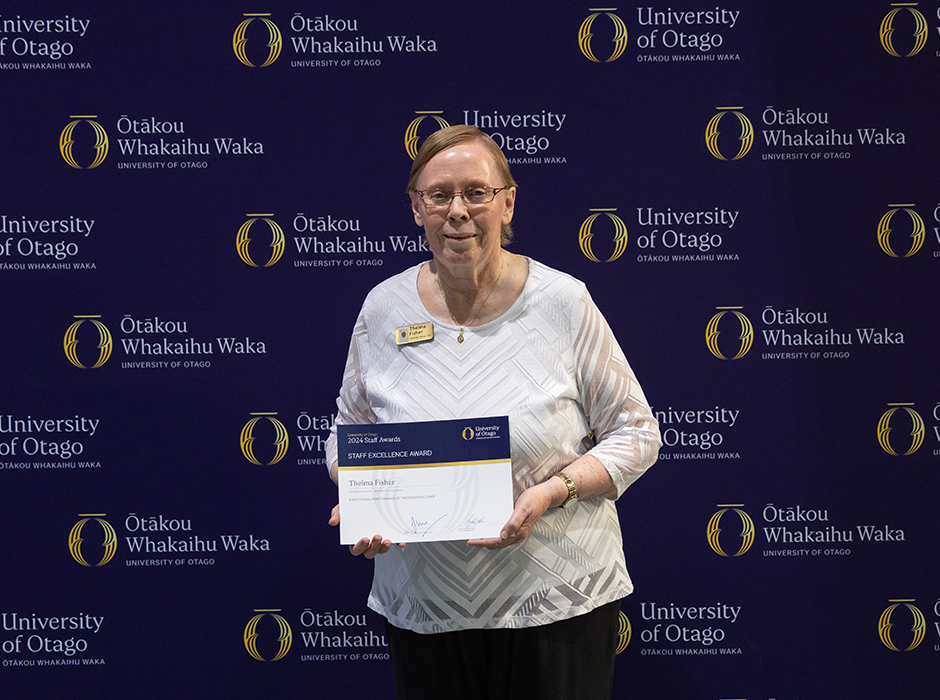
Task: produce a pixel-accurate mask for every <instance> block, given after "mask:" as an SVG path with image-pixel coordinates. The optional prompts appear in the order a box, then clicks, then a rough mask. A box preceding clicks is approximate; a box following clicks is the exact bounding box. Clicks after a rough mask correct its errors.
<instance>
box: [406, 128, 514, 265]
mask: <svg viewBox="0 0 940 700" xmlns="http://www.w3.org/2000/svg"><path fill="white" fill-rule="evenodd" d="M471 185H473V186H478V187H479V186H484V187H494V188H500V187H503V186H504V185H505V183H504V182H502V181H501V180H500V179H499V175H498V172H497V169H496V164H495V163H494V162H493V158H492V156H491V155H490V153H489V151H487V150H486V147H485V146H484V145H483V144H482V143H480V142H478V141H467V142H465V143H459V144H457V145H456V146H452V147H451V148H448V149H446V150H444V151H441V152H440V153H438V154H437V155H436V156H434V157H433V158H432V159H431V160H429V161H428V164H427V165H426V166H424V170H422V171H421V174H420V176H419V177H418V184H417V189H419V190H422V191H423V190H432V189H443V190H451V191H453V192H457V193H460V192H463V191H464V190H465V189H466V188H467V187H470V186H471ZM515 198H516V189H515V188H514V187H510V188H507V189H504V190H502V191H501V192H498V193H497V194H496V197H495V198H494V199H493V201H492V202H489V203H487V204H476V205H473V204H471V205H468V204H467V203H466V202H464V200H463V197H461V196H459V195H456V196H454V198H453V199H452V200H451V202H450V204H448V205H446V206H442V207H435V206H428V205H426V204H425V203H424V202H423V201H422V200H421V198H420V197H418V196H414V195H413V196H412V203H411V208H412V211H413V212H414V217H415V222H416V223H417V224H418V225H419V226H423V227H424V232H425V235H426V236H427V240H428V246H429V247H430V248H431V252H432V253H433V254H434V259H435V260H436V261H437V262H438V263H440V264H442V265H444V266H445V267H447V268H448V269H449V270H451V271H452V272H455V273H456V272H458V268H459V267H460V266H465V267H469V268H482V267H483V266H484V265H486V264H487V262H490V263H493V262H495V261H496V260H498V259H499V255H500V250H501V244H500V232H501V229H502V226H503V224H504V223H505V224H508V223H509V222H510V221H512V214H513V206H514V204H515Z"/></svg>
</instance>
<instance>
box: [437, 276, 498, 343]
mask: <svg viewBox="0 0 940 700" xmlns="http://www.w3.org/2000/svg"><path fill="white" fill-rule="evenodd" d="M502 274H503V266H502V265H500V266H499V274H497V275H496V281H495V282H493V286H492V287H490V291H488V292H487V293H486V298H485V299H483V303H482V304H480V308H479V309H477V312H476V313H475V314H473V318H471V319H470V320H469V321H467V322H466V323H465V324H464V325H463V326H462V325H460V323H459V322H458V321H457V317H456V316H454V312H453V311H451V309H450V304H449V303H447V295H446V294H444V288H443V287H442V286H441V277H440V275H435V277H434V279H436V280H437V288H438V289H440V290H441V297H443V299H444V306H446V307H447V311H448V313H450V317H451V318H452V319H454V325H455V326H457V328H459V329H460V335H458V336H457V342H458V343H462V342H463V341H464V337H463V329H464V326H469V325H470V324H472V323H473V322H474V321H476V320H477V316H479V315H480V312H481V311H483V307H484V306H486V302H487V301H489V298H490V294H492V293H493V290H494V289H496V285H497V284H499V278H500V277H502Z"/></svg>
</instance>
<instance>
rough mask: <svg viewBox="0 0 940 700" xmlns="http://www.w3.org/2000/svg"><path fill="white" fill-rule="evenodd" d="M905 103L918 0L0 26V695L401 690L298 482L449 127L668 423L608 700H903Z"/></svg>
mask: <svg viewBox="0 0 940 700" xmlns="http://www.w3.org/2000/svg"><path fill="white" fill-rule="evenodd" d="M938 68H940V2H937V1H936V0H934V1H932V2H920V3H913V4H892V3H888V2H863V3H857V2H855V3H849V2H833V3H823V4H820V3H810V2H802V1H798V2H787V3H764V2H756V1H753V0H742V1H740V2H737V3H735V4H732V5H723V4H720V3H694V2H685V3H681V2H680V3H676V2H672V3H661V4H652V5H629V6H627V5H620V6H618V7H616V8H613V7H607V8H592V7H590V6H588V5H576V4H571V3H565V4H562V5H554V6H548V5H545V4H543V3H526V2H521V3H515V4H511V5H507V4H505V3H488V2H484V3H478V4H476V5H473V6H472V7H470V6H467V7H463V6H461V7H450V6H441V5H440V4H439V3H426V2H408V3H405V2H384V3H378V2H362V3H339V2H317V3H311V2H303V1H301V0H295V1H294V2H287V1H285V0H270V1H269V2H266V3H262V4H261V5H242V6H240V7H235V6H232V5H231V4H230V3H221V2H212V3H198V4H193V3H183V2H178V1H170V2H162V3H126V4H124V5H122V6H120V7H116V6H113V5H112V4H111V3H103V2H68V3H66V2H38V3H36V2H29V3H28V2H25V1H23V0H21V1H19V2H5V3H3V4H2V6H0V95H2V97H3V103H4V109H3V115H2V123H3V125H4V128H3V136H2V138H0V163H3V165H4V175H3V189H2V194H0V290H2V309H0V319H2V327H3V328H4V339H3V342H2V343H0V363H2V366H3V368H4V372H3V380H2V393H0V528H2V532H3V537H2V538H0V558H2V561H3V568H2V575H0V615H2V630H0V652H2V653H0V657H2V665H0V689H2V691H0V694H2V695H3V697H9V698H31V697H64V696H67V695H74V694H75V693H76V692H94V693H95V695H96V696H98V697H103V698H128V697H134V698H148V697H167V696H171V695H172V696H179V697H226V698H249V697H259V696H260V697H274V696H277V697H310V696H314V695H316V696H320V695H326V694H329V695H332V696H335V697H342V698H384V697H392V696H393V686H392V680H391V676H390V671H389V666H388V662H387V660H386V659H387V647H386V643H385V637H384V628H383V626H382V623H381V619H380V618H378V616H376V615H375V614H373V613H372V612H371V611H369V610H368V609H367V608H366V606H365V599H366V595H367V591H368V587H369V582H370V579H371V564H370V563H369V562H366V561H362V560H359V559H353V558H352V557H350V556H349V554H348V552H347V551H346V548H345V547H341V546H340V545H339V544H338V533H337V532H336V531H334V530H332V529H331V528H330V527H329V526H328V525H327V522H326V521H327V519H328V517H329V512H330V509H331V507H332V506H333V504H334V503H335V499H336V494H335V487H334V486H333V485H332V483H331V482H330V481H329V479H328V478H327V475H326V468H325V465H324V455H323V445H324V442H325V439H326V436H327V435H328V432H329V427H330V424H331V421H332V419H333V414H334V412H335V396H336V393H337V391H338V388H339V383H340V379H341V373H342V368H343V365H344V362H345V355H346V349H347V345H348V340H349V333H350V330H351V327H352V324H353V322H354V319H355V317H356V314H357V313H358V309H359V305H360V302H361V300H362V298H363V297H364V296H365V294H366V292H367V291H368V290H369V288H371V287H372V286H373V285H374V284H376V283H377V282H378V281H380V280H382V279H384V278H385V277H388V276H389V275H391V274H393V273H395V272H398V271H399V270H402V269H404V268H405V267H408V266H411V265H413V264H415V263H417V262H419V261H422V260H425V259H427V258H428V257H429V253H428V251H427V250H426V249H425V248H424V246H423V245H422V238H421V230H420V229H419V228H417V227H416V226H415V225H414V222H413V219H412V216H411V214H410V211H409V202H408V199H407V197H406V196H405V194H404V185H405V181H406V178H407V173H408V169H409V167H410V163H411V155H412V154H413V153H414V149H415V148H416V144H418V143H420V141H421V139H423V138H424V137H426V136H427V135H428V134H429V133H431V132H432V131H433V130H435V129H437V128H439V127H440V126H441V125H443V124H458V123H471V124H476V125H478V126H480V127H481V128H482V129H483V130H484V131H486V132H487V133H489V134H491V135H492V136H493V137H494V139H496V140H497V142H498V143H500V145H501V146H502V147H503V148H504V150H505V152H506V155H507V156H508V157H509V159H510V163H511V167H512V169H513V173H514V175H515V177H516V179H517V180H518V182H519V183H520V186H519V191H518V196H517V204H518V206H517V208H516V218H515V220H514V228H515V230H516V241H515V242H514V243H513V244H512V250H513V251H515V252H517V253H521V254H526V255H530V256H532V257H534V258H537V259H539V260H541V261H542V262H544V263H546V264H548V265H551V266H553V267H556V268H559V269H562V270H564V271H566V272H570V273H571V274H573V275H575V276H576V277H579V278H580V279H582V280H584V281H585V282H586V283H587V284H588V287H589V289H590V290H591V293H592V295H593V296H594V298H595V300H596V301H597V303H598V304H599V306H600V307H601V309H602V311H603V312H604V313H605V315H606V316H607V318H608V320H609V321H610V323H611V325H612V326H613V328H614V330H615V332H616V333H617V335H618V338H619V339H620V341H621V344H622V345H623V346H624V349H625V351H626V353H627V355H628V357H629V358H630V361H631V364H632V365H633V367H634V369H635V371H636V373H637V375H638V377H639V378H640V381H641V383H642V384H643V386H644V389H645V391H646V394H647V396H648V398H649V400H650V402H651V403H652V404H653V408H654V411H655V412H656V415H657V417H658V418H659V420H660V423H661V428H662V430H663V436H664V439H665V442H666V444H665V446H664V448H663V450H662V452H661V456H660V461H659V462H658V463H657V464H656V465H655V466H654V468H653V469H651V470H650V471H649V472H648V474H647V475H645V476H644V477H643V478H642V479H641V480H640V481H639V482H638V483H637V484H636V485H634V486H633V487H632V488H631V489H630V490H629V491H628V492H627V493H626V494H625V495H624V497H623V498H622V499H621V500H620V502H619V508H620V513H621V520H622V524H623V530H624V535H625V547H626V553H627V558H628V565H629V567H630V570H631V573H632V574H633V577H634V580H635V583H636V591H635V593H634V594H633V595H632V596H630V597H629V598H627V599H626V600H624V601H623V603H622V616H621V619H622V630H621V632H622V634H621V640H620V641H621V648H622V651H621V653H620V655H619V657H618V666H617V676H618V678H617V687H616V690H615V697H617V698H648V699H655V700H664V699H666V700H673V699H675V700H679V699H685V698H703V699H709V700H710V699H714V700H719V699H720V698H748V699H750V700H754V699H767V698H775V699H777V700H798V699H801V698H802V699H804V700H805V699H810V698H883V697H892V696H903V697H906V698H917V699H921V698H923V699H927V698H932V697H934V696H935V693H936V687H937V681H938V680H940V674H938V658H940V657H938V655H937V653H938V651H940V575H938V574H940V567H938V564H937V552H938V544H940V537H938V532H940V531H938V527H937V519H936V514H935V512H934V507H935V502H936V499H937V494H938V482H940V470H938V467H940V462H938V456H940V383H938V371H937V362H936V357H935V355H936V350H937V348H938V347H940V332H938V326H937V323H936V316H937V310H938V298H940V296H938V290H937V281H936V279H937V271H938V266H940V233H938V231H940V187H938V184H937V183H938V181H940V178H938V176H937V162H938V157H940V134H938V130H937V127H936V114H937V112H938V108H940V96H938V92H937V71H938ZM40 688H41V689H42V690H37V689H40ZM79 689H81V690H79Z"/></svg>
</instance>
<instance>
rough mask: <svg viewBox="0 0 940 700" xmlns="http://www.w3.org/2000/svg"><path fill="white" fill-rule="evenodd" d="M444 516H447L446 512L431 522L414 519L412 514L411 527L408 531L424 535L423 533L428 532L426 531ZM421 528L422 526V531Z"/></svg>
mask: <svg viewBox="0 0 940 700" xmlns="http://www.w3.org/2000/svg"><path fill="white" fill-rule="evenodd" d="M446 517H447V513H444V515H442V516H441V517H439V518H438V519H437V520H435V521H434V522H433V523H432V522H429V521H427V520H415V518H414V516H412V518H411V529H410V530H409V532H411V533H412V534H415V535H421V537H424V536H425V535H427V534H428V532H429V531H430V530H431V528H432V527H434V526H435V525H437V524H438V523H439V522H440V521H441V520H443V519H444V518H446ZM422 528H423V532H422Z"/></svg>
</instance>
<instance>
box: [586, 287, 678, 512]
mask: <svg viewBox="0 0 940 700" xmlns="http://www.w3.org/2000/svg"><path fill="white" fill-rule="evenodd" d="M573 316H574V317H573V319H572V321H573V326H572V333H573V336H574V337H573V341H574V342H573V345H574V356H575V367H576V371H577V376H578V382H579V387H578V388H579V390H580V394H581V402H582V408H583V409H584V413H585V415H586V416H587V419H588V423H589V425H590V426H591V429H592V430H593V432H594V442H595V446H594V447H593V448H592V449H591V450H590V451H589V452H588V454H590V455H591V456H593V457H595V458H596V459H597V460H599V461H600V462H601V463H602V464H603V465H604V467H605V468H606V469H607V472H608V473H609V474H610V477H611V479H612V480H613V482H614V486H615V487H616V491H617V497H618V498H619V497H620V495H621V494H622V493H623V492H624V491H625V490H626V488H627V487H628V486H629V485H630V484H632V483H633V482H634V481H636V480H637V479H638V478H640V476H641V475H642V474H643V472H645V471H646V470H647V469H648V468H649V467H650V466H651V465H652V464H653V462H655V461H656V457H657V455H658V454H659V448H660V447H661V446H662V441H661V438H660V434H659V424H658V422H657V421H656V419H655V418H654V417H653V413H652V411H651V410H650V406H649V404H648V403H647V401H646V396H645V395H644V394H643V390H642V389H641V388H640V385H639V383H638V382H637V379H636V376H635V375H634V374H633V370H632V369H631V368H630V365H629V363H628V362H627V358H626V356H625V355H624V354H623V350H621V348H620V345H619V344H618V343H617V339H616V338H615V337H614V334H613V331H611V329H610V326H609V325H608V324H607V320H606V319H605V318H604V316H603V315H602V314H601V312H600V310H599V309H598V308H597V306H596V305H595V304H594V301H593V300H592V299H591V296H590V294H589V293H588V291H587V290H586V289H585V290H584V293H583V295H582V296H581V298H580V299H579V300H578V301H577V302H575V310H574V314H573Z"/></svg>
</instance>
